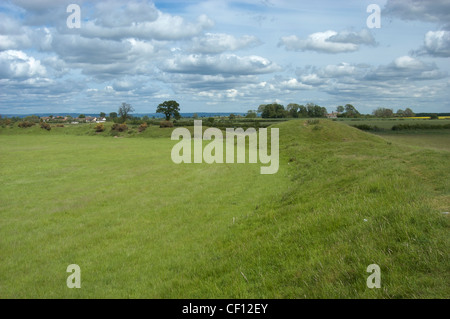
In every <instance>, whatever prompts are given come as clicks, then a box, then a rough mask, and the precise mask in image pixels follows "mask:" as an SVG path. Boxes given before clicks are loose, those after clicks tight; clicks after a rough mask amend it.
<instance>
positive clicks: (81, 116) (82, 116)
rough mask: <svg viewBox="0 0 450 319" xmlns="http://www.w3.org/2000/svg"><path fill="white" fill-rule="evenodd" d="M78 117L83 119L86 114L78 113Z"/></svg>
mask: <svg viewBox="0 0 450 319" xmlns="http://www.w3.org/2000/svg"><path fill="white" fill-rule="evenodd" d="M78 118H79V119H84V118H86V115H84V114H80V115H78Z"/></svg>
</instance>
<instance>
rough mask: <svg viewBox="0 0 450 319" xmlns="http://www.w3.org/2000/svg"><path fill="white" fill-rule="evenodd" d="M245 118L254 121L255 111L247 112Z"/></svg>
mask: <svg viewBox="0 0 450 319" xmlns="http://www.w3.org/2000/svg"><path fill="white" fill-rule="evenodd" d="M245 117H246V118H248V119H254V118H256V117H257V114H256V111H253V110H248V111H247V114H246V115H245Z"/></svg>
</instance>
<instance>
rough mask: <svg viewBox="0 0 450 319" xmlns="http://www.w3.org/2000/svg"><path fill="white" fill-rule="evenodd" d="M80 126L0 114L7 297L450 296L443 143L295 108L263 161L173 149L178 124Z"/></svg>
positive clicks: (2, 275) (0, 236)
mask: <svg viewBox="0 0 450 319" xmlns="http://www.w3.org/2000/svg"><path fill="white" fill-rule="evenodd" d="M86 127H87V126H81V125H80V126H76V127H65V128H52V131H50V132H47V131H45V130H42V129H40V128H38V127H33V128H29V129H23V130H22V129H19V128H13V129H8V128H5V129H0V184H1V185H2V186H1V192H0V251H1V263H0V297H1V298H448V297H449V296H450V293H449V292H450V291H449V288H448V287H449V284H450V281H449V268H448V265H449V250H448V247H449V240H448V228H449V223H448V215H444V214H442V212H444V211H449V206H450V196H449V183H448V180H449V174H448V162H449V160H450V153H449V152H448V151H447V150H433V149H426V148H421V147H411V146H408V145H403V144H401V143H391V142H388V141H386V140H385V139H384V138H382V137H379V136H375V135H372V134H369V133H365V132H362V131H360V130H358V129H355V128H352V127H349V126H347V125H343V124H341V123H339V122H332V121H328V120H320V121H319V122H318V123H312V122H311V124H308V123H307V122H306V121H303V120H297V121H289V122H284V123H280V124H277V125H276V127H279V129H280V169H279V171H278V173H277V174H275V175H261V174H259V168H260V166H261V164H212V165H208V164H180V165H176V164H173V163H172V161H171V159H170V151H171V148H172V146H173V145H174V144H175V141H171V140H170V139H169V138H168V137H169V136H170V133H171V129H159V128H158V127H152V126H151V127H150V128H149V129H148V130H147V131H145V132H144V133H143V134H128V133H125V134H122V135H121V136H135V137H136V138H113V137H111V136H110V135H109V130H107V131H106V132H104V133H101V134H98V135H100V136H91V135H96V134H95V133H94V134H93V133H92V132H91V130H90V129H89V130H87V129H86ZM127 134H128V135H127ZM73 263H74V264H78V265H79V266H80V267H81V286H82V288H81V289H69V288H67V287H66V278H67V276H68V275H69V274H68V273H66V272H65V271H66V267H67V266H68V265H69V264H73ZM373 263H375V264H378V265H379V266H380V267H381V285H382V288H381V289H369V288H367V287H366V279H367V277H368V276H369V273H367V272H366V268H367V266H368V265H370V264H373ZM244 276H245V278H244Z"/></svg>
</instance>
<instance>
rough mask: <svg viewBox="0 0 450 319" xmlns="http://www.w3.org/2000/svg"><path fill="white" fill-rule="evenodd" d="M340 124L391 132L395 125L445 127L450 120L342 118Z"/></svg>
mask: <svg viewBox="0 0 450 319" xmlns="http://www.w3.org/2000/svg"><path fill="white" fill-rule="evenodd" d="M337 121H338V122H341V123H346V124H348V125H363V124H366V125H371V126H377V127H378V128H380V129H383V130H391V129H392V127H393V126H394V125H399V124H428V125H445V124H449V123H450V121H449V120H445V119H441V120H430V119H402V118H392V119H383V118H369V119H359V118H356V119H349V118H340V119H337Z"/></svg>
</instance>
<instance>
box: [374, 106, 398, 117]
mask: <svg viewBox="0 0 450 319" xmlns="http://www.w3.org/2000/svg"><path fill="white" fill-rule="evenodd" d="M372 114H373V115H374V116H375V117H392V116H393V115H394V111H393V110H392V109H387V108H384V107H379V108H377V109H376V110H375V111H373V112H372Z"/></svg>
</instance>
